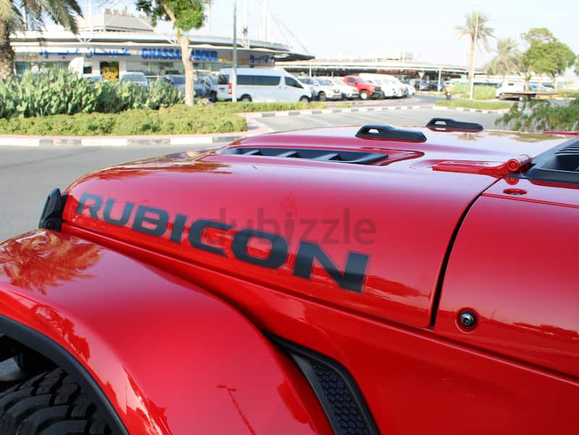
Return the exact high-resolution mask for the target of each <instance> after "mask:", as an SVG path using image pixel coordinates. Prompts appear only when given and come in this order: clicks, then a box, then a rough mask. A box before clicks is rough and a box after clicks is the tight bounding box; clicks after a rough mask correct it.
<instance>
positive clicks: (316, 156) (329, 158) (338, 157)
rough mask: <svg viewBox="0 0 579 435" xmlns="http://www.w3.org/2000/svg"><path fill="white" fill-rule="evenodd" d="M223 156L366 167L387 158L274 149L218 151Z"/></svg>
mask: <svg viewBox="0 0 579 435" xmlns="http://www.w3.org/2000/svg"><path fill="white" fill-rule="evenodd" d="M220 154H222V155H223V154H225V155H241V156H263V157H277V158H285V159H290V158H293V159H307V160H315V161H318V162H336V163H349V164H356V165H367V164H370V163H374V162H376V161H378V160H384V159H387V158H388V154H386V153H373V152H366V151H344V150H332V149H320V148H293V147H287V148H274V147H238V148H225V149H223V150H221V151H220Z"/></svg>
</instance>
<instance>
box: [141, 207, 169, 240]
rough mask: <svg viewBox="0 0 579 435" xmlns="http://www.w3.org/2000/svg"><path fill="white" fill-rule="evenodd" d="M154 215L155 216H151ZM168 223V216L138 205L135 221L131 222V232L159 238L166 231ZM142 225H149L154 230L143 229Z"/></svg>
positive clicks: (158, 210)
mask: <svg viewBox="0 0 579 435" xmlns="http://www.w3.org/2000/svg"><path fill="white" fill-rule="evenodd" d="M151 215H156V216H151ZM168 223H169V214H168V213H167V212H166V211H164V210H161V209H158V208H153V207H146V206H144V205H140V206H139V207H138V208H137V213H136V214H135V221H134V222H133V230H135V231H139V232H141V233H144V234H149V235H151V236H157V237H161V236H162V235H163V234H165V231H166V230H167V224H168ZM143 224H150V225H152V226H153V227H154V228H148V227H145V226H144V225H143Z"/></svg>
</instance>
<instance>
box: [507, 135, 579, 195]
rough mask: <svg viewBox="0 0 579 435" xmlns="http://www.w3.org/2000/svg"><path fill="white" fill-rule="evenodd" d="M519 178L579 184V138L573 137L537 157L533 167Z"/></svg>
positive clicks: (519, 175)
mask: <svg viewBox="0 0 579 435" xmlns="http://www.w3.org/2000/svg"><path fill="white" fill-rule="evenodd" d="M513 175H514V176H515V175H518V178H526V179H529V180H536V181H548V182H553V183H570V184H579V138H573V139H571V140H569V141H566V142H564V143H562V144H561V145H559V146H557V147H555V148H552V149H550V150H548V151H547V152H544V153H543V154H540V155H538V156H537V157H535V158H534V159H533V161H532V163H531V168H530V169H529V170H528V171H527V172H526V173H524V174H513Z"/></svg>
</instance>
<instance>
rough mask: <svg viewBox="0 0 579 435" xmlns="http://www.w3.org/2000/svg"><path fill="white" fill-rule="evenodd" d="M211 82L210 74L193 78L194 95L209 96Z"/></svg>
mask: <svg viewBox="0 0 579 435" xmlns="http://www.w3.org/2000/svg"><path fill="white" fill-rule="evenodd" d="M212 85H213V82H212V81H211V77H210V76H201V77H198V78H197V80H195V84H194V88H195V96H196V97H199V98H209V97H210V95H211V86H212Z"/></svg>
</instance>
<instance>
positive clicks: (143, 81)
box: [121, 72, 149, 88]
mask: <svg viewBox="0 0 579 435" xmlns="http://www.w3.org/2000/svg"><path fill="white" fill-rule="evenodd" d="M122 82H131V83H135V84H137V85H140V86H143V87H145V88H148V87H149V80H147V76H146V75H145V74H144V73H142V72H128V73H124V74H122V75H121V83H122Z"/></svg>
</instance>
